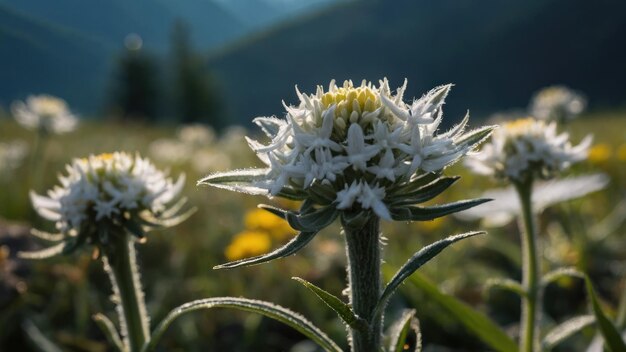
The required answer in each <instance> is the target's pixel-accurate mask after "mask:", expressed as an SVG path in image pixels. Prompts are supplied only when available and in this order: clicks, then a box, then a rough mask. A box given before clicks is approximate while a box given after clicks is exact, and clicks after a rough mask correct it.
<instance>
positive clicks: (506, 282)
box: [485, 279, 527, 297]
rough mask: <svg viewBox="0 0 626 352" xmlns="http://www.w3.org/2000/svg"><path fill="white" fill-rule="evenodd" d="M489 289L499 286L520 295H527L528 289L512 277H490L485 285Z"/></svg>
mask: <svg viewBox="0 0 626 352" xmlns="http://www.w3.org/2000/svg"><path fill="white" fill-rule="evenodd" d="M485 286H486V289H487V290H491V289H493V288H499V289H501V290H507V291H511V292H513V293H515V294H517V295H518V296H520V297H526V296H527V294H526V290H524V287H522V285H521V284H520V283H519V282H517V281H515V280H511V279H489V280H488V281H487V284H486V285H485Z"/></svg>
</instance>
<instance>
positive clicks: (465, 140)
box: [454, 126, 498, 146]
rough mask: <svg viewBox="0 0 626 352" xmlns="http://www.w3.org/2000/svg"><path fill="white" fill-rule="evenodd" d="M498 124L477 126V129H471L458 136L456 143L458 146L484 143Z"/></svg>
mask: <svg viewBox="0 0 626 352" xmlns="http://www.w3.org/2000/svg"><path fill="white" fill-rule="evenodd" d="M497 127H498V126H483V127H480V128H477V129H475V130H472V131H469V132H467V133H465V134H464V135H462V136H461V137H460V138H458V139H457V140H456V141H455V142H454V144H456V145H458V146H472V145H475V144H479V143H482V142H483V141H484V140H485V139H487V138H488V137H489V136H490V135H491V132H493V130H494V129H495V128H497Z"/></svg>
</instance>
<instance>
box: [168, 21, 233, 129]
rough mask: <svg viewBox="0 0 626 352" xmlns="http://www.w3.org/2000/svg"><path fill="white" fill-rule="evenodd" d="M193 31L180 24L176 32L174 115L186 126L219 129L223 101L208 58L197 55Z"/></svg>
mask: <svg viewBox="0 0 626 352" xmlns="http://www.w3.org/2000/svg"><path fill="white" fill-rule="evenodd" d="M189 37H190V35H189V30H188V29H187V26H186V25H185V23H184V22H183V21H180V20H179V21H177V22H176V23H175V24H174V28H173V31H172V43H171V50H172V53H171V55H172V62H171V63H172V67H173V69H174V72H173V79H174V84H173V85H172V87H173V89H174V90H173V92H172V94H173V107H174V114H175V116H177V117H178V120H179V121H181V122H183V123H189V122H203V123H208V124H210V125H212V126H215V127H219V126H220V125H221V121H219V98H218V95H217V92H218V91H217V89H216V88H215V86H214V82H213V78H212V77H211V74H210V72H209V71H208V70H207V69H206V67H205V61H206V60H205V58H204V57H203V56H202V55H200V54H198V53H196V52H195V50H194V48H193V47H192V44H191V41H190V38H189Z"/></svg>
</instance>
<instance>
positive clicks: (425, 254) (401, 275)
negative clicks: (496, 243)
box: [374, 231, 485, 316]
mask: <svg viewBox="0 0 626 352" xmlns="http://www.w3.org/2000/svg"><path fill="white" fill-rule="evenodd" d="M484 233H485V232H482V231H475V232H467V233H464V234H460V235H455V236H449V237H447V238H444V239H443V240H439V241H437V242H435V243H432V244H430V245H428V246H426V247H424V248H422V249H420V250H419V251H418V252H417V253H415V254H414V255H413V256H412V257H411V259H409V260H408V261H407V262H406V263H405V264H404V265H403V266H402V267H401V268H400V269H399V270H398V272H396V274H395V275H394V276H393V278H392V279H391V280H390V281H389V283H388V284H387V286H386V287H385V289H384V290H383V293H382V295H381V296H380V299H379V300H378V303H377V304H376V307H375V309H374V316H376V314H378V313H382V311H381V310H382V309H383V308H384V307H385V305H386V304H387V300H388V299H389V297H391V295H392V294H393V293H394V292H395V291H396V289H397V288H398V286H400V284H401V283H402V282H404V280H406V279H407V278H408V277H409V276H411V274H413V273H414V272H415V271H416V270H417V269H419V268H420V267H421V266H422V265H424V264H426V263H427V262H428V261H429V260H431V259H433V258H434V257H435V256H436V255H437V254H439V253H440V252H441V251H442V250H444V249H445V248H447V247H448V246H449V245H451V244H453V243H454V242H457V241H460V240H462V239H465V238H468V237H472V236H476V235H479V234H484Z"/></svg>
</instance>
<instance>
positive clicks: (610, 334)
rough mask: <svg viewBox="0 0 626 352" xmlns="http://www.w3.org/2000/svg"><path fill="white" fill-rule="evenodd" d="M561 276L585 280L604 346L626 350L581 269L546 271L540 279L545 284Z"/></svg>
mask: <svg viewBox="0 0 626 352" xmlns="http://www.w3.org/2000/svg"><path fill="white" fill-rule="evenodd" d="M563 276H573V277H576V278H581V279H583V280H585V287H586V288H587V296H588V298H589V300H590V301H591V308H592V309H593V314H594V315H595V317H596V323H597V324H598V329H599V330H600V334H602V337H603V338H604V346H605V347H606V348H607V349H608V350H609V351H611V352H617V351H620V352H621V351H626V343H625V342H624V340H623V339H622V336H621V334H620V332H619V331H618V330H617V328H616V327H615V325H614V324H613V322H612V321H611V320H610V319H609V318H608V317H607V316H606V314H605V313H604V311H603V310H602V307H601V306H600V302H599V300H598V296H597V295H596V291H595V290H594V288H593V284H592V282H591V280H590V279H589V276H587V275H586V274H585V273H583V272H581V271H578V270H576V269H575V268H562V269H558V270H555V271H553V272H551V273H548V274H547V275H546V276H544V278H543V279H542V284H544V285H546V284H548V283H550V282H552V281H554V280H556V279H558V278H559V277H563Z"/></svg>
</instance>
